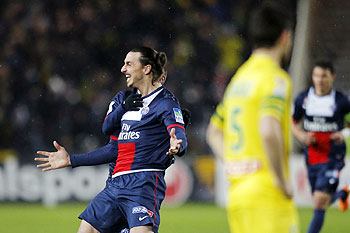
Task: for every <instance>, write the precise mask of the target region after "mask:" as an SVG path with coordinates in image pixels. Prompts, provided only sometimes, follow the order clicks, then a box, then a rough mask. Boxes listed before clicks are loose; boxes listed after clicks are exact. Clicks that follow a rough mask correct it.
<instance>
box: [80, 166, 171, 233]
mask: <svg viewBox="0 0 350 233" xmlns="http://www.w3.org/2000/svg"><path fill="white" fill-rule="evenodd" d="M165 189H166V185H165V181H164V172H137V173H131V174H126V175H121V176H118V177H116V178H113V179H112V180H110V181H109V182H107V184H106V187H105V189H104V190H102V191H101V192H100V193H99V194H98V195H97V196H96V197H95V198H94V199H93V200H92V201H91V202H90V203H89V205H88V206H87V208H86V209H85V210H84V212H83V213H82V214H81V215H80V216H79V218H80V219H84V220H85V221H86V222H88V223H90V224H91V225H92V226H93V227H94V228H95V229H96V230H98V231H99V232H101V233H112V232H113V233H119V232H121V231H123V230H124V229H125V228H128V229H131V228H133V227H136V226H145V225H151V226H153V231H154V232H155V233H157V232H158V229H159V224H160V216H159V209H160V206H161V203H162V201H163V200H164V197H165Z"/></svg>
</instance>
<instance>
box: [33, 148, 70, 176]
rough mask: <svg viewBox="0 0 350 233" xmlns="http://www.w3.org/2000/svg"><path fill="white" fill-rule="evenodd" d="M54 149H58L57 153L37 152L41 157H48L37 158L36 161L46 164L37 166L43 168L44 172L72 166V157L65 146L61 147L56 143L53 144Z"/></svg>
mask: <svg viewBox="0 0 350 233" xmlns="http://www.w3.org/2000/svg"><path fill="white" fill-rule="evenodd" d="M53 145H54V147H55V148H56V149H57V151H56V152H48V151H37V152H36V153H37V154H39V155H44V156H46V157H41V158H35V159H34V160H35V161H39V162H45V163H43V164H39V165H37V167H38V168H42V171H50V170H55V169H59V168H64V167H68V166H70V165H71V162H70V157H69V154H68V152H67V151H66V149H65V148H64V147H63V146H60V145H59V144H58V143H57V142H56V141H54V142H53Z"/></svg>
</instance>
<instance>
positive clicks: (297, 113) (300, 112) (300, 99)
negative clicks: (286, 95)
mask: <svg viewBox="0 0 350 233" xmlns="http://www.w3.org/2000/svg"><path fill="white" fill-rule="evenodd" d="M304 99H305V92H303V93H300V94H299V95H298V96H297V98H296V99H295V101H294V109H293V121H294V122H299V121H300V120H301V118H303V116H304V108H303V104H304Z"/></svg>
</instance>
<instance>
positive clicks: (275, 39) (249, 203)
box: [207, 4, 298, 233]
mask: <svg viewBox="0 0 350 233" xmlns="http://www.w3.org/2000/svg"><path fill="white" fill-rule="evenodd" d="M292 29H293V24H292V18H291V16H289V14H288V11H286V10H284V8H282V6H279V5H271V4H263V5H261V6H260V7H258V8H257V9H256V10H255V11H254V13H253V15H252V18H251V19H250V24H249V33H250V37H251V40H252V43H253V48H254V49H253V53H252V55H251V56H250V58H249V59H248V60H247V61H246V62H245V63H244V64H243V65H242V66H241V67H240V68H239V69H238V71H237V73H236V75H235V76H234V77H233V78H232V80H231V82H230V83H229V85H228V87H227V89H226V91H225V95H224V98H223V100H222V102H221V103H220V104H219V105H218V107H217V108H216V111H215V113H214V114H213V116H212V118H211V120H210V124H209V126H208V130H207V142H208V144H209V146H210V147H211V148H212V150H213V152H214V154H215V155H216V156H217V157H218V158H220V159H223V161H224V163H225V170H226V174H227V177H228V179H229V182H230V189H229V193H228V195H229V199H228V204H227V212H228V221H229V225H230V229H231V232H235V233H261V232H268V233H287V232H298V218H297V212H296V208H295V206H294V204H293V202H292V199H291V197H292V190H291V188H290V184H289V168H288V157H289V127H290V103H291V80H290V77H289V75H288V74H287V73H286V72H285V71H284V70H283V69H282V68H281V63H282V62H283V61H284V60H285V59H286V60H287V58H289V56H290V50H291V45H292Z"/></svg>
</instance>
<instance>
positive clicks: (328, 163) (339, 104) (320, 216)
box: [292, 61, 350, 233]
mask: <svg viewBox="0 0 350 233" xmlns="http://www.w3.org/2000/svg"><path fill="white" fill-rule="evenodd" d="M334 79H335V71H334V68H333V65H332V63H331V62H329V61H319V62H316V64H315V65H314V67H313V71H312V82H313V87H310V88H308V89H307V90H306V91H303V92H302V93H300V94H299V95H298V96H297V98H296V100H295V104H294V114H293V124H292V132H293V134H294V136H295V137H296V138H297V139H298V140H299V141H300V142H302V143H303V144H305V154H306V159H305V160H306V165H307V170H308V177H309V182H310V185H311V191H312V195H313V199H314V203H313V207H314V212H313V218H312V221H311V223H310V225H309V230H308V232H309V233H311V232H320V231H321V228H322V225H323V221H324V217H325V212H326V210H327V208H328V206H329V205H330V204H331V203H333V202H334V201H335V200H337V199H339V207H340V209H341V210H342V211H345V210H346V209H347V208H348V195H349V192H348V189H347V186H345V187H344V188H343V190H340V191H338V192H336V190H337V187H338V184H339V173H340V170H341V169H342V168H343V167H344V165H345V163H344V157H345V153H346V152H345V143H344V136H346V135H345V134H349V129H348V128H346V129H343V128H344V122H345V115H346V114H347V113H349V112H350V100H349V98H348V97H347V96H345V95H343V94H342V93H341V92H339V91H337V90H335V89H333V82H334ZM301 119H304V122H303V123H304V124H303V128H301V127H299V126H298V124H297V123H298V122H299V121H300V120H301ZM348 136H349V135H347V137H348Z"/></svg>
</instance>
